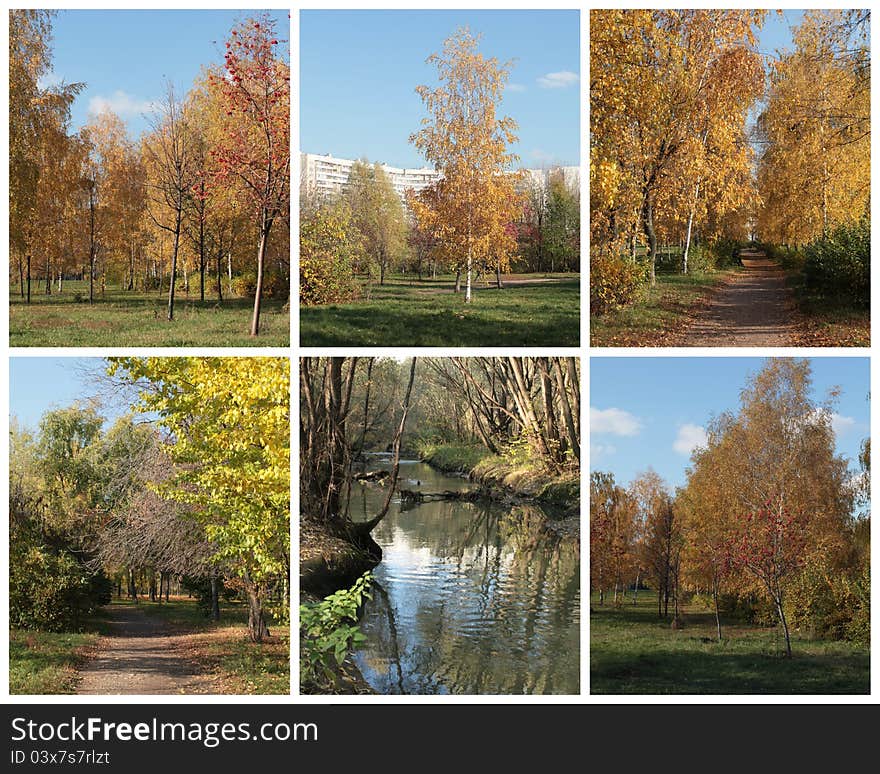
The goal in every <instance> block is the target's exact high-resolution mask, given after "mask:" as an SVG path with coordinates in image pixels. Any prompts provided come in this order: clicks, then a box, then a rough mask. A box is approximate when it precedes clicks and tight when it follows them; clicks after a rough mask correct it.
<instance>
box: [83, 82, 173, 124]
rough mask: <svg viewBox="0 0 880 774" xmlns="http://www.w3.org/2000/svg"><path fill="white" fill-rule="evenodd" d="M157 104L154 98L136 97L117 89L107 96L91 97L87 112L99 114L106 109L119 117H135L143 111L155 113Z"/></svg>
mask: <svg viewBox="0 0 880 774" xmlns="http://www.w3.org/2000/svg"><path fill="white" fill-rule="evenodd" d="M158 108H159V104H158V103H157V102H155V101H154V100H149V99H137V98H136V97H132V96H131V95H130V94H126V93H125V92H124V91H122V90H121V89H120V90H117V91H114V92H113V94H112V95H111V96H109V97H101V96H98V97H92V98H91V99H90V100H89V113H92V114H93V115H99V114H100V113H104V112H106V111H108V110H111V111H113V112H114V113H116V115H118V116H119V117H120V118H137V117H138V116H140V115H142V114H143V113H155V112H156V110H158Z"/></svg>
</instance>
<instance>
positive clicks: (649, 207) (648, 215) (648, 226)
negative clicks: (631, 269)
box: [642, 197, 657, 288]
mask: <svg viewBox="0 0 880 774" xmlns="http://www.w3.org/2000/svg"><path fill="white" fill-rule="evenodd" d="M642 218H643V223H644V227H645V235H646V236H647V237H648V261H649V263H650V266H651V287H652V288H653V287H655V286H656V285H657V232H656V231H655V230H654V205H653V203H652V202H651V199H650V198H649V197H645V205H644V208H643V215H642Z"/></svg>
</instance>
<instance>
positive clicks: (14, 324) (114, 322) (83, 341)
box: [9, 282, 290, 347]
mask: <svg viewBox="0 0 880 774" xmlns="http://www.w3.org/2000/svg"><path fill="white" fill-rule="evenodd" d="M41 291H42V288H34V287H32V288H31V303H30V304H26V303H24V301H23V300H22V299H21V297H20V295H19V290H18V287H17V286H13V287H10V289H9V344H10V346H13V347H195V346H207V347H254V346H259V347H286V346H288V343H289V341H290V311H289V309H286V308H285V307H284V303H283V302H281V301H277V300H269V299H267V300H266V301H264V303H263V309H262V313H261V315H260V336H259V337H258V338H256V339H253V338H251V337H250V336H249V335H248V331H249V329H250V320H251V312H252V309H253V301H252V300H251V299H247V298H224V300H223V303H222V304H218V303H217V301H216V298H213V297H209V298H208V300H206V301H204V302H201V301H198V293H195V294H191V295H190V296H187V295H186V294H185V293H181V292H179V293H178V295H177V297H176V298H175V309H174V317H175V319H174V321H173V322H168V321H167V320H166V319H165V313H166V309H167V303H168V297H167V291H166V293H163V294H162V295H160V294H159V293H158V292H153V293H140V292H138V293H135V292H131V293H129V292H127V291H124V290H119V289H116V288H112V289H111V288H108V289H107V292H106V294H105V296H104V297H103V298H102V297H101V295H100V294H99V293H97V292H96V294H95V302H94V303H93V304H89V303H88V294H89V289H88V283H87V282H67V283H65V285H64V292H63V293H60V294H59V293H54V292H53V294H52V295H51V296H47V295H46V294H45V293H43V292H41Z"/></svg>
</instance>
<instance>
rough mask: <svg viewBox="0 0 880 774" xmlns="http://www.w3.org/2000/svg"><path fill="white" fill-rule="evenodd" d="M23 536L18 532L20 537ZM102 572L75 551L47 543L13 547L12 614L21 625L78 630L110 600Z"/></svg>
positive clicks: (17, 541) (12, 620) (17, 542)
mask: <svg viewBox="0 0 880 774" xmlns="http://www.w3.org/2000/svg"><path fill="white" fill-rule="evenodd" d="M19 538H20V536H19ZM110 593H111V585H110V581H109V580H108V579H107V577H106V576H105V575H104V573H103V572H97V573H96V572H93V571H91V570H89V569H88V568H87V567H86V565H84V564H83V562H81V561H80V559H79V558H78V557H77V555H76V554H74V553H72V552H71V551H69V550H67V549H65V548H59V547H53V546H51V545H48V544H47V543H45V542H42V543H31V544H27V543H24V542H23V541H21V540H20V539H15V540H14V541H13V543H12V544H11V545H10V562H9V618H10V625H11V626H12V627H13V628H17V629H43V630H46V631H52V632H60V631H66V630H70V629H76V628H77V627H78V626H80V624H81V623H82V619H83V618H84V617H86V616H88V615H91V614H92V613H94V612H95V611H96V610H97V608H98V606H99V605H103V604H107V603H108V602H109V601H110Z"/></svg>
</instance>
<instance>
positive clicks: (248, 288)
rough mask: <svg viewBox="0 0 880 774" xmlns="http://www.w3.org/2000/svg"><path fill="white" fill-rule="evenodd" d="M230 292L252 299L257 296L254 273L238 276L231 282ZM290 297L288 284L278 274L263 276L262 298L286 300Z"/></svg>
mask: <svg viewBox="0 0 880 774" xmlns="http://www.w3.org/2000/svg"><path fill="white" fill-rule="evenodd" d="M232 290H233V292H234V293H235V295H237V296H241V297H243V298H253V297H254V296H255V295H256V294H257V273H256V272H255V271H249V272H245V273H244V274H239V275H238V276H237V277H235V278H234V279H233V281H232ZM289 295H290V282H289V281H288V279H287V277H286V276H284V275H283V274H280V273H278V272H265V273H264V274H263V298H277V299H286V298H287V297H288V296H289Z"/></svg>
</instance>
